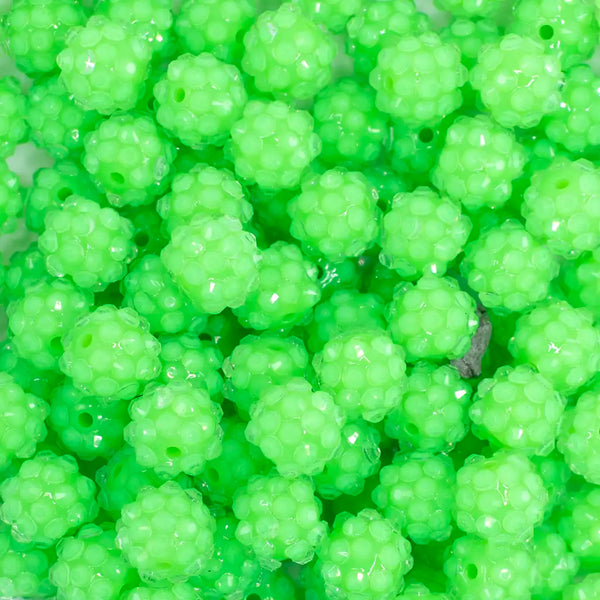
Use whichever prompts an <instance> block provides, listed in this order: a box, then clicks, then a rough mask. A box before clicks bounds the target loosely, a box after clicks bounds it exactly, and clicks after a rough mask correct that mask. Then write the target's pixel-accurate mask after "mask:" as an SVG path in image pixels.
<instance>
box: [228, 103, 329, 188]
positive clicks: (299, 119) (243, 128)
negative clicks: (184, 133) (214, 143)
mask: <svg viewBox="0 0 600 600" xmlns="http://www.w3.org/2000/svg"><path fill="white" fill-rule="evenodd" d="M313 127H314V121H313V118H312V116H311V115H310V114H309V113H308V112H306V111H304V110H295V109H293V108H291V107H290V106H288V105H287V104H285V103H284V102H280V101H275V102H263V101H260V100H251V101H250V102H248V104H246V108H245V109H244V114H243V116H242V118H241V119H240V120H239V121H238V122H237V123H235V124H234V126H233V128H232V129H231V147H230V152H231V156H232V159H233V163H234V165H235V171H236V173H237V174H238V175H239V176H240V177H241V178H243V179H245V180H246V181H247V182H248V183H257V184H258V185H259V186H260V187H261V188H263V189H266V190H280V189H292V188H295V187H296V186H297V185H298V184H299V183H300V178H301V177H302V174H303V173H304V171H305V169H306V167H308V165H309V164H310V163H311V162H312V161H313V160H314V159H315V158H316V157H317V156H318V155H319V153H320V152H321V140H320V139H319V136H318V135H317V134H316V133H314V131H313Z"/></svg>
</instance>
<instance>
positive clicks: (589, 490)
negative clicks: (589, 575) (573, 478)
mask: <svg viewBox="0 0 600 600" xmlns="http://www.w3.org/2000/svg"><path fill="white" fill-rule="evenodd" d="M562 508H563V511H564V513H565V514H564V515H563V517H562V519H561V520H560V521H559V525H558V528H559V532H560V535H561V536H562V538H563V539H564V540H565V541H566V542H567V544H568V545H569V547H570V549H571V551H572V552H573V554H575V556H577V558H579V559H580V560H581V561H582V562H583V563H585V564H587V565H588V566H591V567H594V569H595V570H596V569H597V567H598V564H599V563H600V534H599V533H598V532H599V531H600V510H599V509H600V490H599V489H598V487H597V486H595V485H594V486H592V485H586V486H583V487H582V488H581V490H579V491H578V492H577V493H575V494H573V495H572V497H571V498H569V499H568V501H567V502H565V504H564V505H563V507H562Z"/></svg>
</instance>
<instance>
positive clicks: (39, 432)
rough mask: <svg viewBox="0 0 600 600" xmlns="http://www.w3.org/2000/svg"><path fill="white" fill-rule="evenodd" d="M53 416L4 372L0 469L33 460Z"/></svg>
mask: <svg viewBox="0 0 600 600" xmlns="http://www.w3.org/2000/svg"><path fill="white" fill-rule="evenodd" d="M12 371H13V370H12V369H11V372H12ZM49 414H50V407H49V406H48V404H46V402H45V401H44V400H42V399H41V398H38V397H37V396H34V395H33V394H28V393H26V392H25V391H24V390H23V388H22V387H21V386H20V385H19V384H18V383H17V382H16V381H15V379H13V377H12V376H11V375H9V374H8V373H2V372H0V469H3V468H4V467H6V466H7V465H8V464H9V463H10V461H11V460H12V459H13V458H15V457H17V458H29V457H30V456H32V455H33V454H34V453H35V448H36V445H37V444H38V443H39V442H41V441H43V440H44V438H45V437H46V426H45V424H44V421H45V420H46V417H47V416H48V415H49ZM0 577H1V573H0Z"/></svg>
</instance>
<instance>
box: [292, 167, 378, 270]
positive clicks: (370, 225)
mask: <svg viewBox="0 0 600 600" xmlns="http://www.w3.org/2000/svg"><path fill="white" fill-rule="evenodd" d="M287 210H288V213H289V215H290V217H291V219H292V225H291V228H290V233H291V234H292V236H293V237H295V238H296V239H297V240H299V241H300V242H302V244H303V246H304V248H305V250H306V251H307V252H308V253H309V254H322V255H324V256H325V257H326V258H328V259H330V260H342V259H344V258H346V257H355V256H359V255H361V254H363V253H364V252H365V251H366V250H368V249H369V248H370V247H371V246H373V244H374V242H375V240H376V239H377V236H378V235H379V220H380V217H381V211H380V210H379V208H378V206H377V194H376V193H375V190H374V189H373V188H372V187H371V186H370V185H369V181H368V180H367V178H366V177H365V176H364V175H363V174H362V173H359V172H356V171H343V170H340V169H332V170H330V171H326V172H325V173H323V174H322V175H317V176H316V177H314V178H311V179H309V180H307V181H305V182H304V183H303V184H302V193H301V194H300V195H299V196H298V197H297V198H295V199H294V200H292V201H291V202H290V203H289V204H288V208H287Z"/></svg>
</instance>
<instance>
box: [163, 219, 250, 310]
mask: <svg viewBox="0 0 600 600" xmlns="http://www.w3.org/2000/svg"><path fill="white" fill-rule="evenodd" d="M160 256H161V260H162V261H163V264H164V265H165V267H166V268H167V270H168V271H169V273H170V274H171V276H172V277H173V280H174V281H175V283H176V284H177V285H178V286H179V287H180V288H181V289H182V290H183V292H184V293H185V294H187V296H188V297H189V298H190V300H191V301H192V304H193V305H194V306H195V308H196V309H198V310H199V311H201V312H203V313H209V314H217V313H220V312H221V311H222V310H223V309H224V308H226V307H228V306H229V307H231V308H236V307H238V306H241V305H242V304H243V303H244V302H245V300H246V298H247V297H248V294H249V293H250V292H251V291H252V290H253V289H254V288H255V287H256V286H257V285H258V263H259V261H260V255H259V253H258V250H257V248H256V238H255V237H254V235H252V234H251V233H248V232H246V231H244V230H243V228H242V224H241V223H240V221H238V220H237V219H234V218H233V217H219V218H209V217H205V216H203V215H198V216H197V217H195V218H193V219H192V221H191V222H190V223H189V224H188V225H181V226H180V227H177V228H176V229H175V230H174V231H173V232H172V234H171V241H170V242H169V243H168V244H167V246H166V247H165V248H164V249H163V251H162V252H161V255H160Z"/></svg>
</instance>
